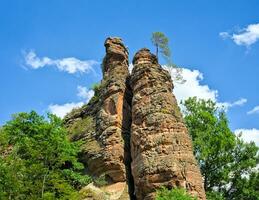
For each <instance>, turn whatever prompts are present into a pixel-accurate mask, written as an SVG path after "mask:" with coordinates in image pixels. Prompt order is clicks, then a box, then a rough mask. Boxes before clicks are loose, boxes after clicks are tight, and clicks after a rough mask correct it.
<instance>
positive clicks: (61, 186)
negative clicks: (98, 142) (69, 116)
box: [0, 111, 90, 200]
mask: <svg viewBox="0 0 259 200" xmlns="http://www.w3.org/2000/svg"><path fill="white" fill-rule="evenodd" d="M78 152H79V143H72V142H70V141H69V139H68V136H67V131H66V130H65V128H63V126H62V121H61V119H59V118H58V117H56V116H54V115H51V114H49V115H48V118H47V119H45V118H44V117H43V116H39V115H38V114H37V113H36V112H33V111H32V112H30V113H19V114H16V115H14V116H13V119H12V120H11V121H9V122H7V124H6V125H4V126H3V128H2V129H1V132H0V199H30V200H31V199H32V200H33V199H78V192H77V191H76V188H77V187H80V186H81V185H83V184H87V183H88V182H89V181H90V178H89V177H88V176H82V175H81V174H80V173H79V172H80V170H82V169H83V165H82V164H81V163H79V162H78V161H77V154H78Z"/></svg>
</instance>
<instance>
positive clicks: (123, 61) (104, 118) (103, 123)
mask: <svg viewBox="0 0 259 200" xmlns="http://www.w3.org/2000/svg"><path fill="white" fill-rule="evenodd" d="M104 45H105V47H106V55H105V57H104V59H103V63H102V70H103V80H102V81H101V84H100V85H99V86H97V87H96V89H95V96H94V97H93V98H92V99H91V100H90V102H89V103H88V105H85V106H84V107H82V108H79V109H75V110H73V111H72V112H71V113H70V114H69V115H67V116H66V117H65V119H64V121H65V124H66V126H67V128H68V130H69V132H70V133H71V134H72V139H73V140H79V139H82V140H83V141H84V144H83V145H82V152H81V155H80V160H81V161H82V162H83V163H84V164H85V166H86V171H87V173H88V174H90V175H91V176H93V177H94V178H96V179H98V177H104V179H105V182H106V184H105V186H103V187H102V188H101V189H102V190H103V193H105V194H108V196H109V197H110V198H108V197H107V198H108V199H111V197H112V199H118V200H128V199H130V195H131V194H132V192H131V188H130V186H129V184H128V182H129V181H131V180H132V178H131V173H130V162H131V160H130V144H129V137H130V136H129V134H130V125H131V108H130V104H131V98H132V97H131V92H130V90H129V89H128V84H127V80H128V77H129V71H128V51H127V49H126V48H125V46H124V45H123V43H122V40H121V39H119V38H108V39H107V40H106V41H105V44H104ZM118 185H120V186H121V187H119V188H118ZM122 185H123V186H124V185H126V186H125V187H122ZM114 187H116V188H117V190H116V195H114V194H113V193H114V192H111V191H113V190H114V189H113V190H111V191H110V188H114ZM89 188H90V189H91V188H92V187H90V186H89ZM89 188H88V187H87V191H88V190H90V189H89ZM120 190H121V191H120ZM93 193H94V192H93ZM120 194H121V195H120ZM90 196H91V195H90ZM97 196H98V195H97ZM106 196H107V195H106ZM89 199H96V198H90V197H89ZM105 199H106V197H105Z"/></svg>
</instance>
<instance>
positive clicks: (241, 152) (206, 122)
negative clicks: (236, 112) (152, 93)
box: [184, 98, 258, 199]
mask: <svg viewBox="0 0 259 200" xmlns="http://www.w3.org/2000/svg"><path fill="white" fill-rule="evenodd" d="M184 106H185V108H186V110H185V122H186V124H187V127H188V130H189V134H190V135H191V137H192V140H193V146H194V154H195V156H196V159H197V160H198V162H199V165H200V168H201V172H202V175H203V177H204V185H205V190H206V192H213V191H214V190H215V189H216V190H217V191H218V192H219V193H220V195H221V196H223V197H224V198H226V199H243V196H244V195H246V196H248V197H247V199H254V198H252V195H253V194H254V193H255V191H256V190H257V189H258V188H256V185H255V184H254V183H253V182H251V180H252V179H251V175H252V174H253V171H254V170H255V167H256V165H257V164H258V147H257V146H256V145H255V144H254V143H245V142H244V141H243V140H242V139H241V136H240V135H239V136H236V135H234V134H233V133H232V131H231V130H230V128H229V125H228V120H227V117H226V114H225V113H224V111H223V110H220V109H219V108H217V106H216V104H215V103H214V102H212V101H211V100H208V101H205V100H197V98H190V99H188V100H186V101H185V102H184ZM255 173H256V174H257V177H258V170H257V171H256V172H255ZM249 176H250V178H249ZM246 177H248V178H246ZM240 196H242V198H240Z"/></svg>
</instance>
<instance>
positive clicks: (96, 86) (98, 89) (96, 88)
mask: <svg viewBox="0 0 259 200" xmlns="http://www.w3.org/2000/svg"><path fill="white" fill-rule="evenodd" d="M102 87H103V84H101V83H95V84H93V86H92V89H93V90H94V96H93V97H92V98H91V100H90V103H93V102H97V101H99V99H100V96H101V90H102Z"/></svg>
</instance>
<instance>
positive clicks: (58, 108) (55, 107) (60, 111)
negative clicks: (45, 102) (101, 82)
mask: <svg viewBox="0 0 259 200" xmlns="http://www.w3.org/2000/svg"><path fill="white" fill-rule="evenodd" d="M77 96H78V97H79V98H80V99H81V100H82V101H79V102H70V103H65V104H51V105H49V107H48V110H49V111H50V112H51V113H53V114H55V115H57V116H59V117H61V118H63V117H64V116H65V115H66V114H67V113H69V112H70V111H71V110H72V109H74V108H78V107H81V106H83V105H84V104H86V103H88V102H89V100H90V99H91V98H92V97H93V96H94V91H93V90H89V89H87V88H86V87H83V86H81V85H79V86H77Z"/></svg>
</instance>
